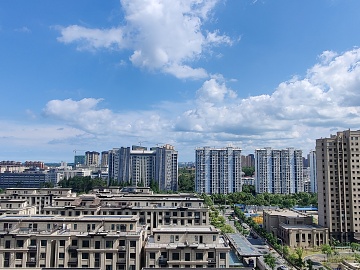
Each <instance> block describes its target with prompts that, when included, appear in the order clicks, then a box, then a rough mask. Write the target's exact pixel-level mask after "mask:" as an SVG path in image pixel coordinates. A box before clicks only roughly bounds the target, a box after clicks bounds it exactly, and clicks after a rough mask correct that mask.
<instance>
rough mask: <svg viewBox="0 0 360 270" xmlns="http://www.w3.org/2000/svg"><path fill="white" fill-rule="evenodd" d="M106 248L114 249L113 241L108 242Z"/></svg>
mask: <svg viewBox="0 0 360 270" xmlns="http://www.w3.org/2000/svg"><path fill="white" fill-rule="evenodd" d="M105 246H106V248H112V247H113V241H106V242H105Z"/></svg>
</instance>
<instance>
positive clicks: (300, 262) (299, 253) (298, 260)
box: [295, 247, 304, 267]
mask: <svg viewBox="0 0 360 270" xmlns="http://www.w3.org/2000/svg"><path fill="white" fill-rule="evenodd" d="M295 254H296V256H297V258H296V266H298V267H302V266H303V265H304V262H303V259H302V257H303V254H304V250H303V249H302V248H300V247H298V248H296V249H295Z"/></svg>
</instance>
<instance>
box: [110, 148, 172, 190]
mask: <svg viewBox="0 0 360 270" xmlns="http://www.w3.org/2000/svg"><path fill="white" fill-rule="evenodd" d="M108 175H109V177H108V179H109V182H110V183H111V181H113V182H115V183H117V184H121V183H129V184H130V185H132V186H145V187H149V186H150V184H151V182H152V181H154V182H155V183H156V184H157V185H158V187H159V189H160V190H165V191H176V190H177V187H178V152H177V151H176V150H175V149H174V147H173V146H171V145H168V144H166V145H164V146H159V147H152V148H151V149H150V150H148V149H147V148H146V147H143V146H133V147H132V148H131V149H130V147H121V148H114V149H113V150H110V151H109V173H108Z"/></svg>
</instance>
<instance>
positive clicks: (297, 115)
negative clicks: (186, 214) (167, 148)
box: [0, 0, 360, 162]
mask: <svg viewBox="0 0 360 270" xmlns="http://www.w3.org/2000/svg"><path fill="white" fill-rule="evenodd" d="M359 12H360V1H358V0H318V1H311V0H302V1H300V0H294V1H289V0H276V1H273V0H271V1H270V0H227V1H220V0H179V1H176V0H172V1H168V0H121V1H119V0H116V1H115V0H107V1H103V0H77V1H72V0H71V1H70V0H52V1H48V0H34V1H28V0H4V1H1V2H0V94H1V100H2V102H1V106H0V125H1V128H0V148H1V150H0V161H1V160H14V161H21V162H24V161H26V160H39V161H44V162H60V161H67V162H73V156H74V150H76V151H77V153H78V154H79V153H83V152H84V151H98V152H101V151H105V150H110V149H112V148H118V147H122V146H125V147H127V146H131V145H139V144H141V145H143V146H148V147H151V146H156V145H163V144H171V145H173V146H174V147H175V149H176V150H178V152H179V161H194V160H195V149H196V148H197V147H204V146H210V147H227V146H233V147H239V148H241V149H242V150H243V153H244V154H251V153H254V150H255V149H256V148H263V147H272V148H275V149H283V148H288V147H295V148H297V149H302V150H303V155H304V156H305V155H306V154H307V153H308V152H309V151H310V150H311V149H314V147H315V140H316V139H317V138H321V137H329V136H330V134H335V133H336V132H337V131H342V130H346V129H349V128H350V129H360V64H359V63H360V48H359V45H360V16H359Z"/></svg>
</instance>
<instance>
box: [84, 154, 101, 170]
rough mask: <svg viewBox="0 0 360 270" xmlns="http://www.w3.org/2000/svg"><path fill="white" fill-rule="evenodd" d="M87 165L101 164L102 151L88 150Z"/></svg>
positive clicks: (86, 155)
mask: <svg viewBox="0 0 360 270" xmlns="http://www.w3.org/2000/svg"><path fill="white" fill-rule="evenodd" d="M85 165H87V166H91V165H95V166H98V165H100V153H99V152H96V151H86V152H85Z"/></svg>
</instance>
